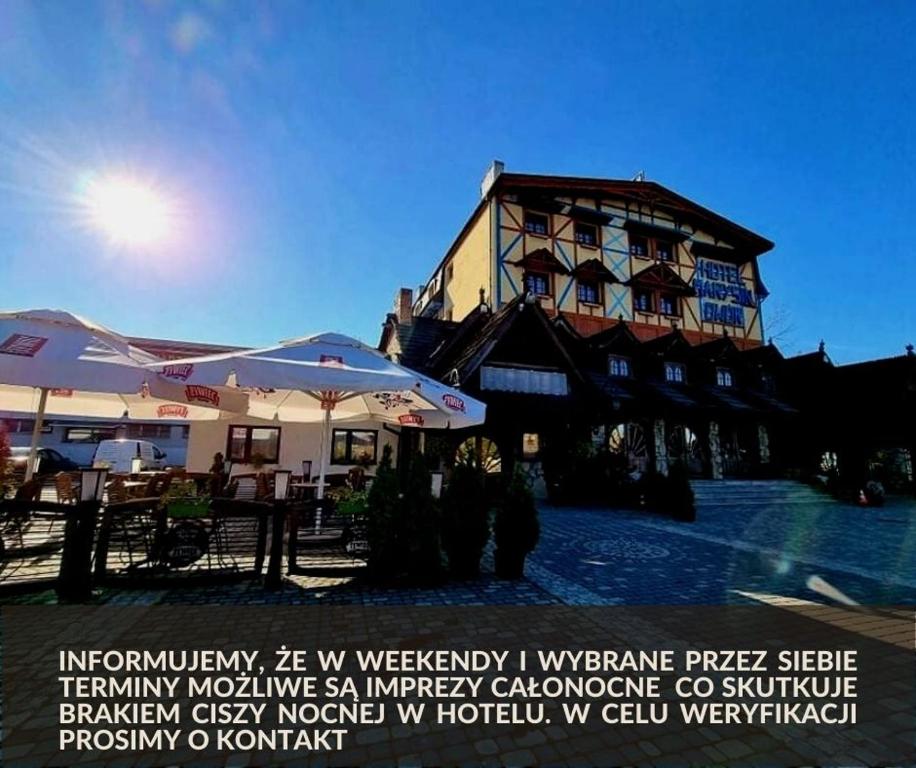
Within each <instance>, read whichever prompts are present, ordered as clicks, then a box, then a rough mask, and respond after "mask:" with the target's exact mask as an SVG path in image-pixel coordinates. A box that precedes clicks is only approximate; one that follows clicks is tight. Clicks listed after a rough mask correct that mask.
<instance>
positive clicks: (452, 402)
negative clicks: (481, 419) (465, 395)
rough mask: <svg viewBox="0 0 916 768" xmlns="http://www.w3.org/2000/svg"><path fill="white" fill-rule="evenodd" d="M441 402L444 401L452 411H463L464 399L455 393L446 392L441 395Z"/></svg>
mask: <svg viewBox="0 0 916 768" xmlns="http://www.w3.org/2000/svg"><path fill="white" fill-rule="evenodd" d="M442 402H443V403H445V404H446V405H447V406H448V407H449V408H451V409H452V410H453V411H460V412H461V413H464V400H462V399H461V398H460V397H456V396H455V395H450V394H448V393H446V394H444V395H442Z"/></svg>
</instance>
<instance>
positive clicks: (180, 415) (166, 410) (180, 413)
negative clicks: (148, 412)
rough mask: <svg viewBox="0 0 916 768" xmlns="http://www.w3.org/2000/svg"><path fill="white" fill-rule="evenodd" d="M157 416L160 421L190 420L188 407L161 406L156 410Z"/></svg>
mask: <svg viewBox="0 0 916 768" xmlns="http://www.w3.org/2000/svg"><path fill="white" fill-rule="evenodd" d="M156 415H157V416H158V417H159V418H160V419H167V418H169V417H171V418H176V419H186V418H188V406H186V405H160V406H159V407H158V408H157V409H156Z"/></svg>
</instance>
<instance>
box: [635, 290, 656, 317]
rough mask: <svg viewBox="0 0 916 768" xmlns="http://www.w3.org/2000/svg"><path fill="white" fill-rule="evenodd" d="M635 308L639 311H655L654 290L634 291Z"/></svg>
mask: <svg viewBox="0 0 916 768" xmlns="http://www.w3.org/2000/svg"><path fill="white" fill-rule="evenodd" d="M633 309H635V310H636V311H637V312H653V311H654V310H653V308H652V292H651V291H641V290H635V291H633Z"/></svg>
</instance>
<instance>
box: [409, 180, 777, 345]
mask: <svg viewBox="0 0 916 768" xmlns="http://www.w3.org/2000/svg"><path fill="white" fill-rule="evenodd" d="M772 247H773V244H772V243H771V242H770V241H769V240H767V239H765V238H763V237H761V236H759V235H757V234H754V233H753V232H751V231H749V230H747V229H745V228H744V227H741V226H739V225H737V224H735V223H734V222H731V221H729V220H728V219H725V218H723V217H722V216H719V215H718V214H716V213H713V212H712V211H710V210H708V209H706V208H704V207H702V206H700V205H698V204H697V203H694V202H692V201H690V200H688V199H686V198H684V197H682V196H680V195H678V194H677V193H675V192H672V191H671V190H669V189H667V188H665V187H663V186H661V185H659V184H656V183H655V182H650V181H621V180H604V179H587V178H571V177H557V176H536V175H529V174H515V173H507V172H504V171H503V167H502V164H501V163H494V164H493V166H492V167H491V168H490V170H489V172H488V174H487V177H486V178H485V180H484V183H483V185H482V188H481V200H480V202H479V204H478V205H477V207H476V209H475V210H474V212H473V213H472V215H471V217H470V218H469V220H468V221H467V223H466V224H465V226H464V227H463V228H462V230H461V231H460V232H459V234H458V237H457V238H456V239H455V242H454V243H453V245H452V247H451V248H450V249H449V251H448V252H447V253H446V255H445V257H444V258H443V259H442V260H441V262H440V263H439V265H438V267H437V268H436V270H435V271H434V272H433V274H432V275H431V277H430V279H429V280H428V281H427V282H426V284H424V285H423V286H422V287H421V289H420V291H419V294H418V296H417V297H416V301H415V303H414V307H413V312H414V314H416V315H420V316H424V317H432V318H438V319H443V320H453V321H457V320H460V319H461V318H463V317H464V316H465V315H466V314H467V313H468V312H470V311H471V310H472V309H473V308H474V307H475V306H476V305H477V303H478V295H479V291H480V290H481V289H482V290H483V291H484V293H485V296H486V299H487V301H488V303H489V304H490V305H491V306H493V307H494V308H495V309H499V308H500V307H501V306H503V305H504V304H506V303H507V302H509V301H511V300H512V299H513V298H515V297H517V296H520V295H521V294H522V293H525V292H528V293H531V294H533V295H535V296H537V300H538V302H539V304H540V305H541V307H542V308H543V309H544V310H545V312H547V314H548V315H549V316H551V317H556V316H562V317H563V318H565V319H566V321H568V322H569V323H570V324H571V325H572V327H573V328H575V329H576V331H577V332H578V333H579V334H581V335H583V336H586V337H587V336H590V335H592V334H595V333H598V332H600V331H603V330H605V329H607V328H608V327H610V326H611V325H613V324H615V323H617V322H619V321H621V320H623V321H625V322H627V323H628V324H630V327H631V329H632V331H633V333H634V334H635V335H636V336H637V337H638V338H640V339H651V338H655V337H656V336H661V335H664V334H666V333H668V332H669V331H670V330H671V329H672V328H678V329H680V330H681V331H682V332H683V333H684V335H685V338H686V339H687V340H688V341H689V342H690V343H699V342H701V341H704V340H709V339H712V338H717V337H719V336H722V335H723V334H724V333H727V334H728V335H729V336H730V337H732V339H733V340H734V342H735V344H736V345H737V346H738V347H739V348H740V349H746V348H750V347H753V346H757V345H759V344H761V343H763V341H764V328H763V318H762V313H761V306H760V305H761V302H762V301H763V299H764V298H765V297H766V295H767V291H766V288H765V286H764V284H763V282H762V280H761V279H760V271H759V267H758V263H757V259H758V257H759V256H760V255H761V254H763V253H765V252H766V251H768V250H770V249H771V248H772Z"/></svg>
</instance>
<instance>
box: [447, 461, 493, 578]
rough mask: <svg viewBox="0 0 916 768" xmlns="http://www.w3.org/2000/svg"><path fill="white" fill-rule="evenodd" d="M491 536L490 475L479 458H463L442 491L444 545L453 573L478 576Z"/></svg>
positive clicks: (467, 576)
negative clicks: (485, 471) (478, 462)
mask: <svg viewBox="0 0 916 768" xmlns="http://www.w3.org/2000/svg"><path fill="white" fill-rule="evenodd" d="M489 538H490V520H489V504H488V502H487V489H486V478H485V477H484V473H483V471H482V470H481V468H480V467H479V466H478V465H477V462H475V461H473V460H472V461H462V462H459V463H458V464H456V465H455V467H454V469H452V473H451V476H450V477H449V481H448V485H447V486H446V488H445V491H444V492H443V494H442V546H443V549H445V553H446V555H447V556H448V564H449V570H450V571H451V572H452V574H453V575H455V576H457V577H459V578H473V577H474V576H477V575H478V574H479V573H480V558H481V556H482V555H483V549H484V547H485V546H486V545H487V539H489Z"/></svg>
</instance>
